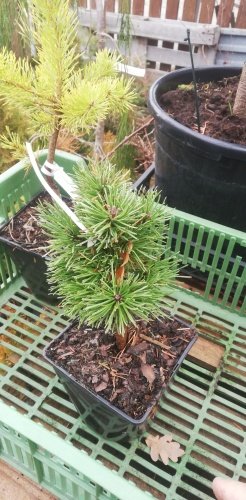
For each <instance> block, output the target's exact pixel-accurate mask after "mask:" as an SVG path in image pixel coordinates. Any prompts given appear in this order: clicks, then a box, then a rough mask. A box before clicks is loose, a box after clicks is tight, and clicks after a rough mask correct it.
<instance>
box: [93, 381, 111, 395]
mask: <svg viewBox="0 0 246 500" xmlns="http://www.w3.org/2000/svg"><path fill="white" fill-rule="evenodd" d="M107 387H108V384H107V382H103V381H102V382H100V384H98V385H96V387H94V389H95V391H96V392H101V391H104V389H107Z"/></svg>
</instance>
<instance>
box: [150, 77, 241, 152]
mask: <svg viewBox="0 0 246 500" xmlns="http://www.w3.org/2000/svg"><path fill="white" fill-rule="evenodd" d="M238 82H239V76H234V77H228V78H223V79H222V80H221V81H218V82H209V83H198V84H197V88H198V95H199V110H200V118H201V133H202V134H205V135H208V136H210V137H213V138H214V139H220V140H223V141H227V142H230V143H234V144H241V145H245V146H246V117H245V118H238V117H237V116H233V115H232V109H233V103H234V99H235V95H236V91H237V86H238ZM160 104H161V106H162V107H163V109H164V110H165V111H166V112H167V113H168V114H169V115H170V116H171V117H172V118H173V119H174V120H176V121H178V122H179V123H181V124H182V125H185V126H186V127H189V128H190V129H192V130H194V131H197V121H196V112H195V100H194V90H193V84H189V85H180V86H179V88H177V89H175V90H169V91H168V92H166V93H165V94H163V95H162V97H161V99H160Z"/></svg>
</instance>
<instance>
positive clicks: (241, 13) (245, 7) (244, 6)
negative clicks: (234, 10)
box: [236, 0, 246, 29]
mask: <svg viewBox="0 0 246 500" xmlns="http://www.w3.org/2000/svg"><path fill="white" fill-rule="evenodd" d="M236 28H242V29H245V28H246V1H245V0H241V3H240V6H239V9H238V15H237V20H236Z"/></svg>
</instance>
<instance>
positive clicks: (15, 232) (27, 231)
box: [0, 193, 72, 256]
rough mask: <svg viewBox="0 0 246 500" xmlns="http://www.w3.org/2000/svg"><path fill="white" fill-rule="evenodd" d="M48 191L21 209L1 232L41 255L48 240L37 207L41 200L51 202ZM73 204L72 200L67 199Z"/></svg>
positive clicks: (26, 248) (67, 202)
mask: <svg viewBox="0 0 246 500" xmlns="http://www.w3.org/2000/svg"><path fill="white" fill-rule="evenodd" d="M51 201H52V199H51V196H50V195H49V194H48V193H41V194H39V195H38V196H37V197H36V198H35V199H34V200H33V201H31V202H30V203H29V204H28V205H27V206H26V207H24V208H23V209H21V210H20V212H19V213H17V214H16V215H15V216H14V217H13V218H12V219H11V220H10V222H9V223H8V224H7V225H6V226H5V227H4V228H3V229H2V231H1V232H0V234H1V236H3V237H4V238H6V239H7V240H9V241H10V242H12V243H16V244H18V245H21V247H22V248H23V249H25V250H29V251H31V252H35V253H37V254H39V255H41V256H45V255H46V253H47V247H48V240H47V236H46V234H45V233H44V232H43V229H42V228H41V227H40V226H39V225H38V218H37V215H36V207H37V205H38V204H39V203H40V202H41V203H44V202H51ZM65 201H66V204H68V205H69V206H70V207H71V206H72V202H71V200H67V199H66V200H65Z"/></svg>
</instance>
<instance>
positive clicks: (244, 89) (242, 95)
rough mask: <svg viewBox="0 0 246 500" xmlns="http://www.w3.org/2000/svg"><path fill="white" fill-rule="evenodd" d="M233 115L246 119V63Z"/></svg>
mask: <svg viewBox="0 0 246 500" xmlns="http://www.w3.org/2000/svg"><path fill="white" fill-rule="evenodd" d="M233 114H234V115H236V116H239V117H240V118H246V63H244V66H243V69H242V73H241V77H240V81H239V84H238V88H237V93H236V97H235V102H234V106H233Z"/></svg>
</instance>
